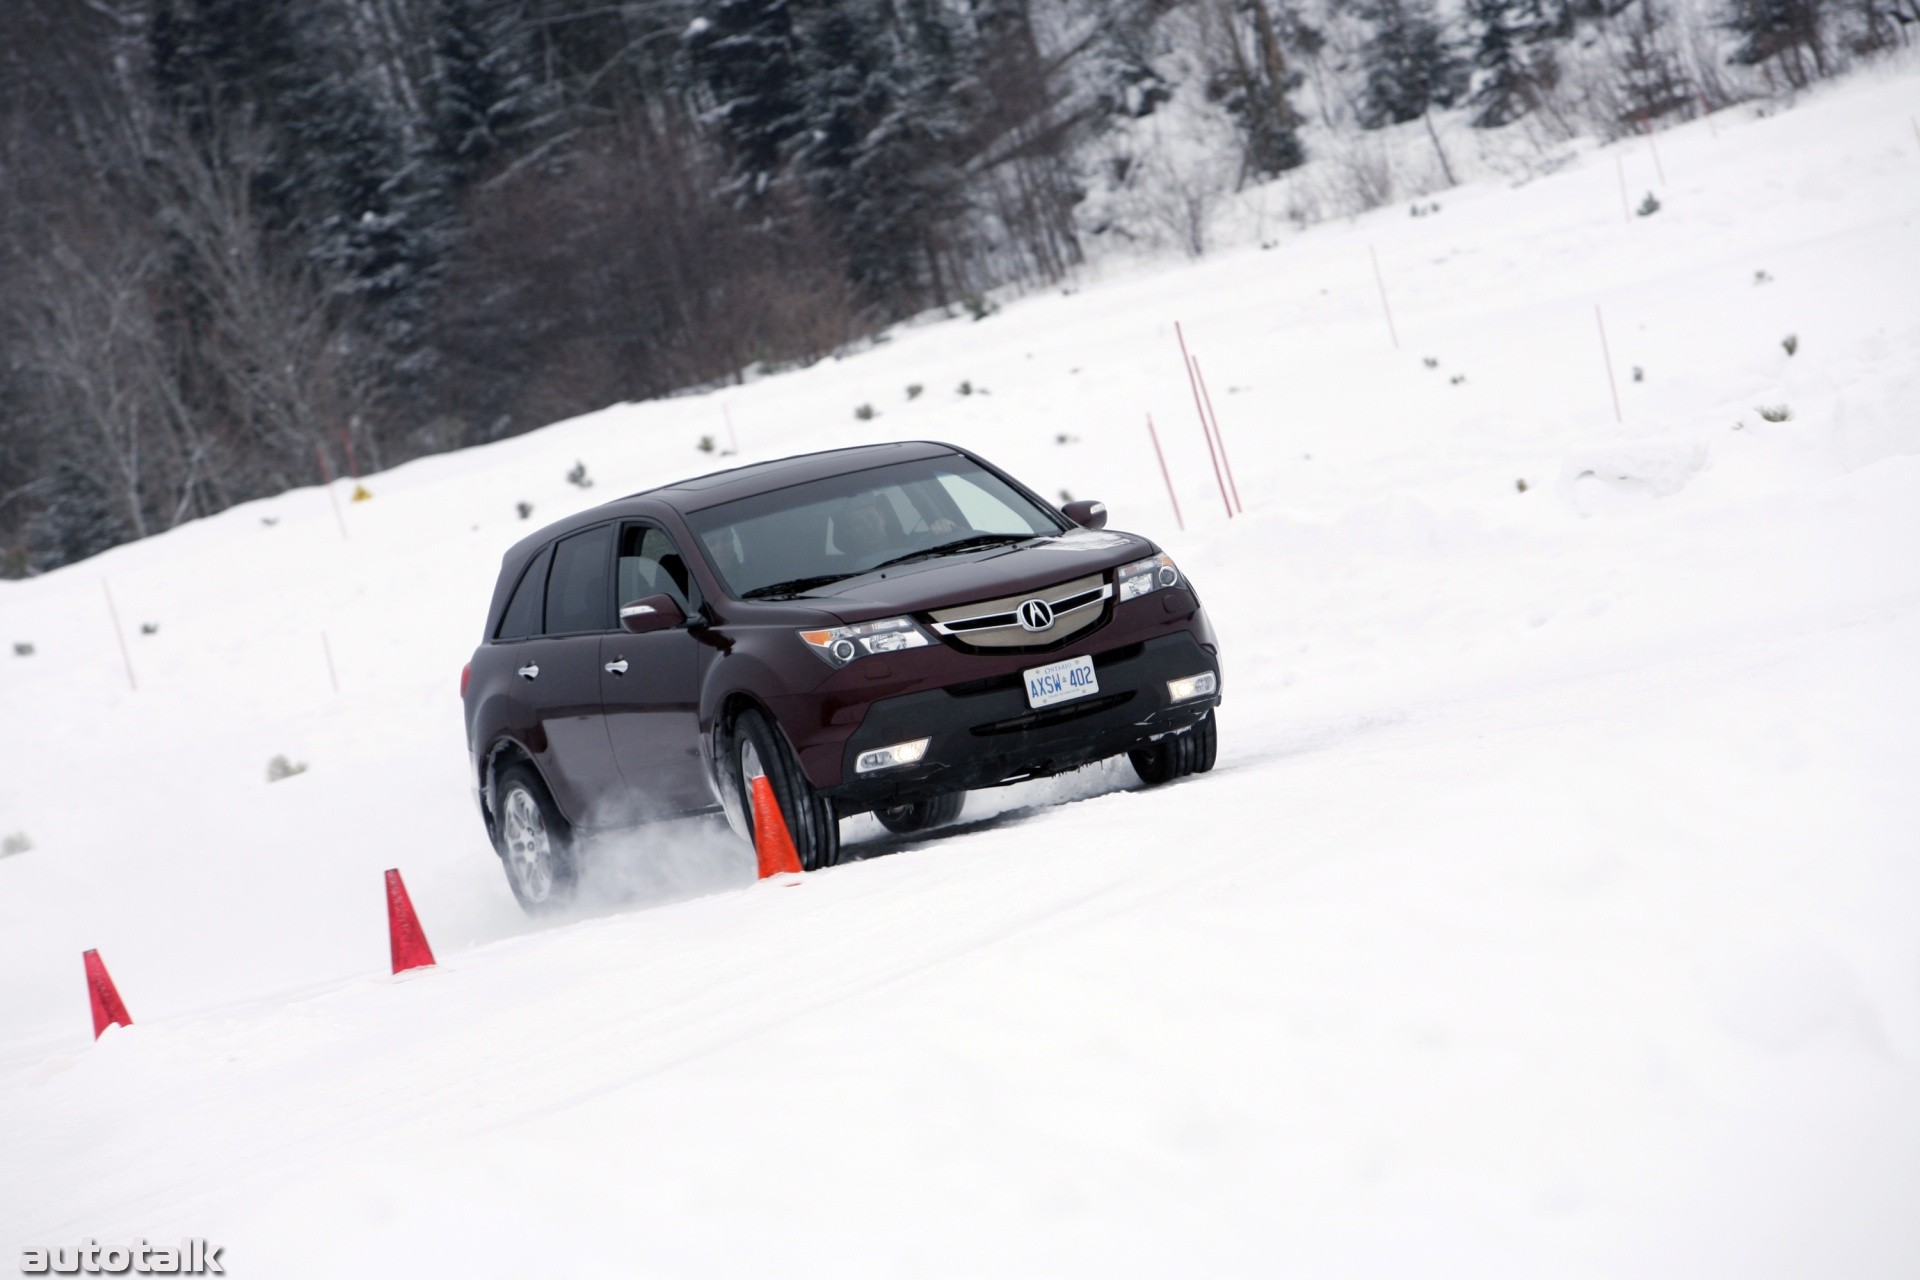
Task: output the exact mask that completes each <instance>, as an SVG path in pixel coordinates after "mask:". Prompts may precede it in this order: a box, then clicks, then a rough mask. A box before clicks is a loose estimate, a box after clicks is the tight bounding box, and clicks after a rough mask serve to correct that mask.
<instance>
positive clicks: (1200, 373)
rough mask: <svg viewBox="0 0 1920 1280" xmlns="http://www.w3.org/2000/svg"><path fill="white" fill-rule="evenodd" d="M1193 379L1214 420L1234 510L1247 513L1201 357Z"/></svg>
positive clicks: (1195, 366) (1194, 366) (1196, 362)
mask: <svg viewBox="0 0 1920 1280" xmlns="http://www.w3.org/2000/svg"><path fill="white" fill-rule="evenodd" d="M1193 377H1194V380H1195V381H1196V382H1198V383H1199V384H1200V398H1201V400H1203V401H1205V402H1206V406H1207V417H1209V418H1210V419H1212V420H1213V438H1214V440H1215V442H1216V443H1218V444H1219V446H1220V461H1221V462H1222V463H1224V464H1225V465H1226V468H1227V488H1229V489H1231V490H1233V508H1234V510H1235V511H1245V510H1246V509H1247V508H1246V504H1245V503H1243V502H1241V501H1240V486H1239V485H1238V484H1236V483H1234V479H1233V459H1232V458H1229V457H1228V456H1227V438H1226V437H1225V436H1223V435H1221V434H1220V415H1219V414H1217V413H1215V412H1214V411H1213V394H1212V393H1211V392H1209V391H1208V390H1207V375H1206V373H1205V371H1204V370H1202V369H1201V368H1200V357H1199V356H1195V357H1194V358H1193Z"/></svg>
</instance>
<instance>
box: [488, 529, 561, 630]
mask: <svg viewBox="0 0 1920 1280" xmlns="http://www.w3.org/2000/svg"><path fill="white" fill-rule="evenodd" d="M552 561H553V548H551V547H548V548H547V549H545V550H544V551H542V552H541V553H540V554H539V555H537V556H535V557H534V558H533V563H532V564H530V565H528V566H527V571H526V572H525V573H523V574H521V575H520V585H519V586H517V587H515V588H514V590H513V599H511V600H509V601H507V609H506V612H505V613H503V614H501V615H500V629H499V630H498V631H496V632H494V633H493V638H494V639H496V640H524V639H526V638H527V637H528V636H533V635H538V634H540V614H541V606H542V605H543V604H544V603H545V602H546V598H547V566H548V565H549V564H550V563H552Z"/></svg>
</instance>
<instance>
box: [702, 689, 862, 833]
mask: <svg viewBox="0 0 1920 1280" xmlns="http://www.w3.org/2000/svg"><path fill="white" fill-rule="evenodd" d="M748 747H751V748H752V754H751V758H749V756H748V753H747V748H748ZM727 759H728V764H729V766H730V767H729V772H730V773H731V775H732V778H733V783H734V785H735V786H736V787H738V788H739V794H740V807H741V811H742V812H743V813H745V814H746V815H747V829H748V831H749V832H751V831H752V829H753V816H752V815H753V788H752V783H751V781H750V779H749V774H748V770H749V767H750V765H751V763H752V762H753V761H756V760H757V762H758V764H759V766H760V768H761V769H762V770H763V771H764V772H765V773H766V776H767V780H768V781H769V782H771V783H772V784H773V798H774V799H775V800H777V801H779V802H780V814H781V816H782V817H784V818H785V819H786V820H787V831H788V832H789V833H790V834H791V835H792V836H793V848H794V852H795V853H798V854H799V855H800V865H801V867H803V868H804V869H806V870H808V871H818V870H820V868H822V867H831V866H833V865H834V864H835V863H836V862H839V861H840V819H839V817H838V816H837V815H836V814H835V813H834V811H833V802H832V801H831V800H829V799H827V798H826V797H825V796H823V795H821V794H820V793H819V792H818V791H815V790H814V789H813V784H812V783H811V782H809V781H807V775H806V774H805V773H804V772H802V771H801V768H800V762H799V761H798V760H796V759H794V755H793V752H792V750H791V749H790V748H789V747H788V746H787V740H786V738H785V737H784V736H783V735H782V734H781V733H780V731H779V730H778V729H776V728H774V727H773V725H772V723H771V722H769V721H768V719H767V717H766V716H765V715H763V714H762V713H761V712H760V711H759V710H758V709H756V708H753V707H749V708H747V709H746V710H745V711H742V712H741V713H740V715H739V716H738V717H737V718H736V719H735V720H734V722H733V732H732V734H731V735H730V736H729V738H728V745H727Z"/></svg>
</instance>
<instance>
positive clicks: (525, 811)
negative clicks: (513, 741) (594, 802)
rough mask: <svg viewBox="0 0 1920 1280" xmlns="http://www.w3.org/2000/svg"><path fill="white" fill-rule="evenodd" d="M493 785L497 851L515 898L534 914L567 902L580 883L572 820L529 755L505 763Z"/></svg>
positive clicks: (495, 844)
mask: <svg viewBox="0 0 1920 1280" xmlns="http://www.w3.org/2000/svg"><path fill="white" fill-rule="evenodd" d="M493 785H494V818H493V830H494V851H495V852H496V853H498V854H499V855H500V866H501V869H502V870H504V871H505V872H506V873H507V887H508V888H510V889H512V890H513V896H514V900H515V901H517V902H519V904H520V908H521V910H523V911H525V912H526V913H527V914H528V915H530V916H536V915H543V914H545V913H546V912H549V911H557V910H559V909H560V908H562V907H565V906H566V905H568V904H569V903H571V902H572V901H573V897H574V894H575V892H576V891H577V890H578V889H579V887H580V873H579V866H578V864H577V862H576V860H575V857H574V852H575V850H574V839H573V826H572V824H571V823H569V822H568V821H567V820H566V818H565V817H563V816H562V815H561V813H560V807H559V806H558V805H556V804H554V802H553V796H552V795H551V794H549V793H548V791H547V784H546V783H544V782H542V781H541V780H540V774H539V771H537V770H536V769H535V768H534V767H533V766H532V765H530V764H528V763H526V762H525V761H520V762H518V763H516V764H511V765H508V766H507V767H506V768H505V769H502V770H501V771H500V776H499V777H498V778H497V779H496V780H495V781H494V784H493Z"/></svg>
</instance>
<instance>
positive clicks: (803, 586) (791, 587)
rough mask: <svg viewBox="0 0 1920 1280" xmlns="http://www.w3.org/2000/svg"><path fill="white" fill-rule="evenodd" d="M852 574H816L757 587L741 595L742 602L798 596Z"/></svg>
mask: <svg viewBox="0 0 1920 1280" xmlns="http://www.w3.org/2000/svg"><path fill="white" fill-rule="evenodd" d="M853 576H854V575H853V574H851V573H816V574H814V575H813V576H812V577H811V578H794V579H791V580H790V581H787V582H774V583H770V584H768V585H767V586H764V587H755V588H754V589H753V590H751V591H748V592H745V593H744V594H742V595H741V597H740V598H741V599H742V600H773V599H776V598H779V597H783V596H796V595H799V594H800V593H801V592H803V591H811V590H813V589H814V588H815V587H824V586H826V585H827V584H828V583H830V582H842V581H845V580H846V579H848V578H851V577H853Z"/></svg>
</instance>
